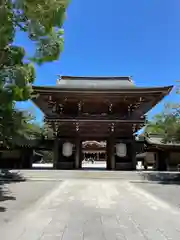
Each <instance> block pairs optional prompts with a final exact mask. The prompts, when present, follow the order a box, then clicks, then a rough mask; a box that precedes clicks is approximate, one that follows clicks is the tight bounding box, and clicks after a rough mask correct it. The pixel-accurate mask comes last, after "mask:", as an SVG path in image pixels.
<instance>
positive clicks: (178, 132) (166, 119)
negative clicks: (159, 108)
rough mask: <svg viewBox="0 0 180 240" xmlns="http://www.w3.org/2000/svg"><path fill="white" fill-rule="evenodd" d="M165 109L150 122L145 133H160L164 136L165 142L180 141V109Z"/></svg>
mask: <svg viewBox="0 0 180 240" xmlns="http://www.w3.org/2000/svg"><path fill="white" fill-rule="evenodd" d="M166 109H167V107H166ZM166 109H165V110H166ZM165 110H164V111H163V112H162V113H160V114H157V115H156V116H155V117H154V119H153V120H152V121H150V122H148V124H147V126H146V128H145V133H146V134H149V133H156V134H160V135H162V136H163V140H164V142H173V141H180V112H179V109H175V110H174V109H168V111H165Z"/></svg>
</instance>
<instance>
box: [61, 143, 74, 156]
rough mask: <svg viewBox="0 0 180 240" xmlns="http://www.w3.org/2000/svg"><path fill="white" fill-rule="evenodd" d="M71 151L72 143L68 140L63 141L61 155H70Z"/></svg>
mask: <svg viewBox="0 0 180 240" xmlns="http://www.w3.org/2000/svg"><path fill="white" fill-rule="evenodd" d="M72 152H73V144H72V143H70V142H66V143H64V144H63V148H62V154H63V156H65V157H70V156H71V155H72Z"/></svg>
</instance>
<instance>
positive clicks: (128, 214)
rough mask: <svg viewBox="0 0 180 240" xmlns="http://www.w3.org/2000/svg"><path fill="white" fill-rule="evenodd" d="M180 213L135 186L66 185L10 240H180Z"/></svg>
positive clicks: (22, 220) (9, 229)
mask: <svg viewBox="0 0 180 240" xmlns="http://www.w3.org/2000/svg"><path fill="white" fill-rule="evenodd" d="M179 219H180V211H179V209H178V208H176V207H173V206H171V205H169V204H168V203H166V202H163V201H162V200H160V199H157V198H156V197H154V196H153V195H150V194H149V193H148V192H146V191H145V190H143V189H141V188H138V187H137V186H135V185H134V184H133V183H130V182H128V181H124V180H121V181H119V180H108V179H100V180H94V179H67V180H65V181H64V182H63V183H60V184H58V186H57V187H55V188H54V189H53V190H52V192H51V193H49V194H48V195H46V196H45V197H44V198H43V199H40V200H39V201H38V202H36V204H34V205H33V206H32V207H31V208H29V209H28V210H27V211H25V212H24V213H23V214H22V215H21V216H19V217H17V218H16V219H14V221H12V222H11V223H7V224H4V225H1V226H0V237H1V239H6V240H54V239H60V240H76V239H77V240H144V239H146V240H170V239H172V240H176V239H177V240H179V239H180V220H179Z"/></svg>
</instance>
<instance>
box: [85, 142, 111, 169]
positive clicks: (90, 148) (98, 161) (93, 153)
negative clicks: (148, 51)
mask: <svg viewBox="0 0 180 240" xmlns="http://www.w3.org/2000/svg"><path fill="white" fill-rule="evenodd" d="M106 148H107V143H106V141H95V140H93V141H83V142H82V161H81V168H82V169H84V170H88V169H89V170H90V169H91V170H106V169H107V151H106Z"/></svg>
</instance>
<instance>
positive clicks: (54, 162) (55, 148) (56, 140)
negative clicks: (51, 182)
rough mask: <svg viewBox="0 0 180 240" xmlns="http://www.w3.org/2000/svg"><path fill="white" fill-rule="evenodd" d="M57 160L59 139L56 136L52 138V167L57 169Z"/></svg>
mask: <svg viewBox="0 0 180 240" xmlns="http://www.w3.org/2000/svg"><path fill="white" fill-rule="evenodd" d="M58 161H59V141H58V138H57V137H56V138H55V139H54V148H53V168H54V169H57V165H58Z"/></svg>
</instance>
